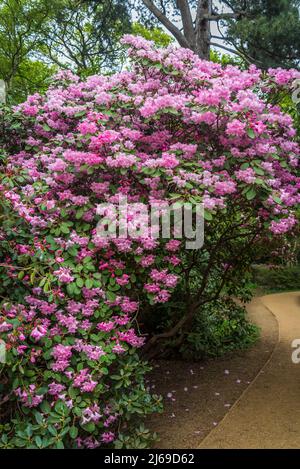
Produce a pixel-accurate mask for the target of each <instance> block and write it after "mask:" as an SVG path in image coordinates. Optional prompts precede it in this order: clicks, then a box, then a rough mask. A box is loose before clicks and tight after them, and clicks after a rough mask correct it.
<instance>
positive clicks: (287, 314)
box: [200, 292, 300, 449]
mask: <svg viewBox="0 0 300 469" xmlns="http://www.w3.org/2000/svg"><path fill="white" fill-rule="evenodd" d="M253 307H255V308H260V309H261V312H262V314H263V312H264V310H265V308H268V309H269V310H270V311H271V312H272V313H273V314H274V316H275V317H276V319H277V321H278V325H279V341H278V344H277V345H276V347H275V349H274V351H273V353H272V355H271V357H270V359H269V360H268V362H267V363H266V364H265V366H264V367H263V368H262V370H261V371H260V373H259V374H258V375H257V377H256V378H255V379H254V381H253V382H252V383H251V384H250V386H249V387H248V388H247V389H246V390H245V391H244V393H243V394H242V396H241V397H240V398H239V399H238V401H237V402H236V403H235V404H234V406H233V407H232V408H231V410H230V411H229V412H228V413H227V415H226V416H225V417H224V419H223V420H222V421H221V422H220V424H219V425H218V426H217V427H216V428H215V429H214V430H212V431H211V432H210V433H209V434H208V435H207V437H206V438H205V439H204V440H203V441H202V443H201V445H200V448H224V449H226V448H300V363H299V364H298V365H297V364H294V363H293V362H292V352H293V351H294V350H295V349H293V348H292V342H293V340H294V339H300V292H293V293H280V294H275V295H268V296H263V297H261V298H260V299H259V301H256V302H255V304H254V306H253V305H252V308H253ZM299 356H300V354H299ZM246 366H247V362H245V367H246Z"/></svg>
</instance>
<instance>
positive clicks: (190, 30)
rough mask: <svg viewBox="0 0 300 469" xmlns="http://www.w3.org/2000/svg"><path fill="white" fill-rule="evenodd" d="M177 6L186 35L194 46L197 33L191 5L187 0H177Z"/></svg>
mask: <svg viewBox="0 0 300 469" xmlns="http://www.w3.org/2000/svg"><path fill="white" fill-rule="evenodd" d="M176 5H177V8H178V9H179V10H180V14H181V19H182V25H183V31H184V35H185V37H186V38H187V40H188V41H189V43H190V44H193V42H194V41H195V31H194V24H193V18H192V14H191V10H190V7H189V3H188V1H187V0H177V1H176Z"/></svg>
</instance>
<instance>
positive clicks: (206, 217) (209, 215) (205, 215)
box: [204, 210, 213, 221]
mask: <svg viewBox="0 0 300 469" xmlns="http://www.w3.org/2000/svg"><path fill="white" fill-rule="evenodd" d="M204 218H205V220H207V221H211V220H212V219H213V216H212V214H211V213H210V212H208V211H207V210H204Z"/></svg>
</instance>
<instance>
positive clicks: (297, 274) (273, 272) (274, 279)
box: [253, 265, 300, 293]
mask: <svg viewBox="0 0 300 469" xmlns="http://www.w3.org/2000/svg"><path fill="white" fill-rule="evenodd" d="M253 280H254V282H255V283H256V285H257V287H258V288H261V289H262V290H263V291H265V292H266V293H272V292H280V291H293V290H300V266H299V265H298V266H295V267H280V266H279V267H273V268H270V267H267V266H255V267H254V268H253Z"/></svg>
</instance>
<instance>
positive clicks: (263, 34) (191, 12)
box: [137, 0, 300, 67]
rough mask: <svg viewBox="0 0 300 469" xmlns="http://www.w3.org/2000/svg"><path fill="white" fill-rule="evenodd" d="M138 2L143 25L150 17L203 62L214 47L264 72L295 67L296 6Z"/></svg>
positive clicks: (229, 0) (262, 1)
mask: <svg viewBox="0 0 300 469" xmlns="http://www.w3.org/2000/svg"><path fill="white" fill-rule="evenodd" d="M137 1H138V2H139V3H140V5H143V7H144V9H143V10H142V11H141V15H142V16H143V19H144V20H145V18H146V17H147V13H148V18H149V13H150V18H152V20H153V19H154V20H155V21H156V22H158V23H160V24H162V25H163V26H164V27H165V28H166V29H167V30H168V31H169V32H170V33H171V34H172V35H173V36H174V37H175V39H176V40H177V41H178V43H179V44H180V45H181V46H182V47H187V48H190V49H192V50H193V51H194V52H195V53H196V54H198V55H199V56H200V57H202V58H205V59H209V58H210V49H211V47H212V46H216V47H218V48H221V49H224V50H226V51H227V52H231V53H235V54H238V55H240V56H241V57H242V58H243V59H245V60H246V61H247V62H252V63H257V64H258V65H260V66H262V67H268V66H270V65H271V66H272V65H277V66H278V65H279V66H287V67H289V66H291V65H293V66H295V65H296V66H297V65H298V64H299V50H300V20H299V0H137ZM213 24H214V26H212V25H213ZM220 40H221V41H220Z"/></svg>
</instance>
